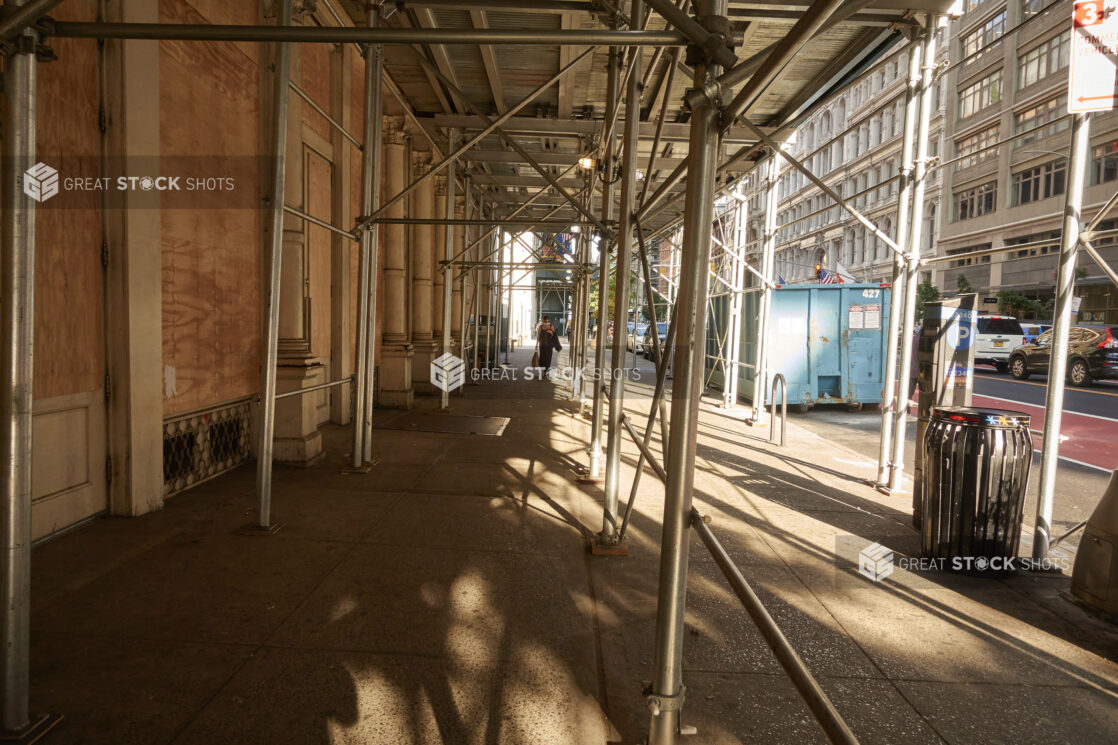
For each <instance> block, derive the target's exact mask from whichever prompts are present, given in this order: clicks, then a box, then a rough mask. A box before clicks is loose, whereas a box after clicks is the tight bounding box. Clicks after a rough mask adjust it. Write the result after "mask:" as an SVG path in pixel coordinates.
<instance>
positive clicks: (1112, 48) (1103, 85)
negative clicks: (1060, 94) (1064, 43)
mask: <svg viewBox="0 0 1118 745" xmlns="http://www.w3.org/2000/svg"><path fill="white" fill-rule="evenodd" d="M1116 103H1118V0H1080V2H1077V3H1075V6H1074V9H1073V11H1072V29H1071V65H1070V69H1069V71H1068V113H1069V114H1086V113H1087V112H1090V111H1110V110H1112V109H1114V108H1115V104H1116Z"/></svg>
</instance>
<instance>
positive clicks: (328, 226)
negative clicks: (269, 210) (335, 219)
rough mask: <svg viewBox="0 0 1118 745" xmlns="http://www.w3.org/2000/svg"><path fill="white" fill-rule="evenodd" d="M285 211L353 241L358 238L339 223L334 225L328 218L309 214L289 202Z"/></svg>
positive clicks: (285, 206)
mask: <svg viewBox="0 0 1118 745" xmlns="http://www.w3.org/2000/svg"><path fill="white" fill-rule="evenodd" d="M283 211H284V212H286V213H287V214H289V215H294V216H295V217H298V218H299V219H300V220H306V221H307V222H309V223H311V224H312V225H317V226H318V227H320V228H326V229H327V230H329V231H330V232H331V233H335V234H337V235H341V236H345V237H346V238H348V239H350V240H351V241H356V240H357V238H356V236H354V235H353V233H350V232H349V231H348V230H343V229H342V228H339V227H338V226H337V225H332V224H330V223H329V222H327V221H326V220H323V219H321V218H318V217H315V216H314V215H311V214H308V213H306V212H304V211H303V210H301V209H299V208H298V207H292V206H291V205H289V204H285V205H284V206H283Z"/></svg>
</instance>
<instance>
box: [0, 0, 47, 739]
mask: <svg viewBox="0 0 1118 745" xmlns="http://www.w3.org/2000/svg"><path fill="white" fill-rule="evenodd" d="M19 5H20V3H13V2H11V0H9V1H8V2H6V3H5V5H4V7H5V8H6V9H8V10H15V13H16V14H17V15H18V14H19V13H20V10H19ZM28 20H30V19H28ZM23 34H24V35H25V36H26V37H27V38H28V41H30V42H31V47H32V48H31V49H30V50H28V51H19V50H18V49H16V50H15V51H13V53H12V54H9V55H8V58H7V63H6V65H5V69H4V89H3V92H4V98H5V99H6V100H5V106H4V122H3V126H4V129H3V131H4V138H3V139H4V163H3V166H2V168H3V176H4V188H3V195H2V197H0V198H2V199H3V217H2V220H0V230H2V235H0V252H2V254H3V255H2V257H0V323H2V324H3V329H4V342H3V344H0V350H2V351H0V358H2V360H0V367H2V368H3V375H4V394H3V398H2V399H0V419H2V420H3V434H0V447H2V448H3V455H2V457H3V459H4V461H3V463H4V472H3V494H2V495H0V500H2V501H3V505H2V506H0V531H2V533H3V541H4V549H3V550H4V555H3V562H2V567H0V588H2V595H3V603H4V607H3V610H2V611H0V620H2V622H3V623H2V626H0V628H2V632H0V634H2V636H3V642H2V643H3V645H4V646H3V653H2V654H0V660H2V664H3V679H2V681H0V686H2V688H0V699H2V700H0V704H2V706H3V710H2V711H0V735H17V736H18V735H21V734H22V733H24V732H26V731H27V730H28V728H30V727H31V726H32V725H31V717H30V714H29V701H30V682H31V674H30V645H31V599H30V596H31V455H32V447H31V440H32V437H33V435H34V431H33V427H32V419H31V413H32V402H33V397H32V382H33V376H32V368H33V362H34V355H33V352H34V346H33V337H34V332H35V315H34V314H35V201H34V200H32V199H31V197H30V196H28V195H27V194H26V193H25V192H24V189H22V188H20V186H21V185H22V184H24V179H26V178H28V177H27V176H25V175H23V173H24V171H25V170H26V169H28V168H31V167H32V164H34V163H35V160H36V158H35V116H36V105H37V95H36V77H37V74H38V70H37V64H38V63H37V61H36V58H35V52H34V44H35V43H36V42H37V41H38V38H39V37H38V34H36V33H35V32H34V31H33V30H31V29H25V30H24V31H23Z"/></svg>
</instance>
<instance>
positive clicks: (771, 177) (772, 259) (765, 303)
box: [749, 149, 781, 423]
mask: <svg viewBox="0 0 1118 745" xmlns="http://www.w3.org/2000/svg"><path fill="white" fill-rule="evenodd" d="M780 152H781V151H780V150H779V149H778V150H775V151H773V153H772V154H771V155H770V156H769V164H768V173H767V174H766V175H765V181H764V183H765V226H764V236H763V238H762V243H761V279H762V289H761V299H760V301H759V302H758V304H757V305H758V308H757V349H756V354H755V355H754V361H755V367H754V368H753V402H752V404H751V406H750V413H749V421H751V422H753V423H756V422H759V421H761V413H762V412H763V411H764V410H765V381H766V380H767V378H766V368H767V367H768V349H767V345H768V325H769V308H770V307H771V305H772V278H773V264H774V263H776V231H777V229H778V226H777V224H776V213H777V208H778V206H779V203H780V197H779V194H778V190H777V188H776V185H777V180H778V179H779V177H780Z"/></svg>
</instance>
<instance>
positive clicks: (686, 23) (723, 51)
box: [626, 0, 738, 116]
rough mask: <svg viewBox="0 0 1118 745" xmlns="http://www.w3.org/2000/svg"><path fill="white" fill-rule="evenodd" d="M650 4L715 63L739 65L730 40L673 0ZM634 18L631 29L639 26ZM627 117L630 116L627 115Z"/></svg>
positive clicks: (650, 1)
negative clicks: (690, 14) (712, 31)
mask: <svg viewBox="0 0 1118 745" xmlns="http://www.w3.org/2000/svg"><path fill="white" fill-rule="evenodd" d="M648 4H649V5H651V6H652V7H653V8H655V9H656V12H657V13H659V14H660V15H662V16H663V17H664V19H665V20H667V22H668V23H670V24H671V25H672V26H674V27H675V28H676V29H677V30H679V31H680V32H681V33H683V35H684V36H686V37H687V38H688V39H689V40H690V41H691V43H692V44H694V45H695V46H697V47H699V48H701V49H703V50H704V51H706V52H707V53H709V54H710V56H711V58H712V59H713V60H714V61H715V62H717V63H718V64H720V65H722V66H723V67H733V66H734V65H735V64H737V61H738V58H737V57H735V56H734V52H733V50H732V49H730V48H729V47H728V46H726V42H727V41H729V40H728V39H725V38H723V37H722V36H721V35H720V34H712V33H711V32H710V31H707V30H706V29H705V28H703V25H702V24H701V23H699V22H698V21H696V20H695V19H694V18H692V17H691V16H689V15H687V14H686V13H684V12H683V10H681V9H680V8H677V7H676V5H675V3H673V2H672V0H648ZM633 16H634V17H633V20H632V22H631V24H630V28H632V27H633V26H636V25H639V24H638V22H637V20H636V13H633ZM669 93H670V91H669ZM626 116H628V114H627V113H626Z"/></svg>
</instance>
